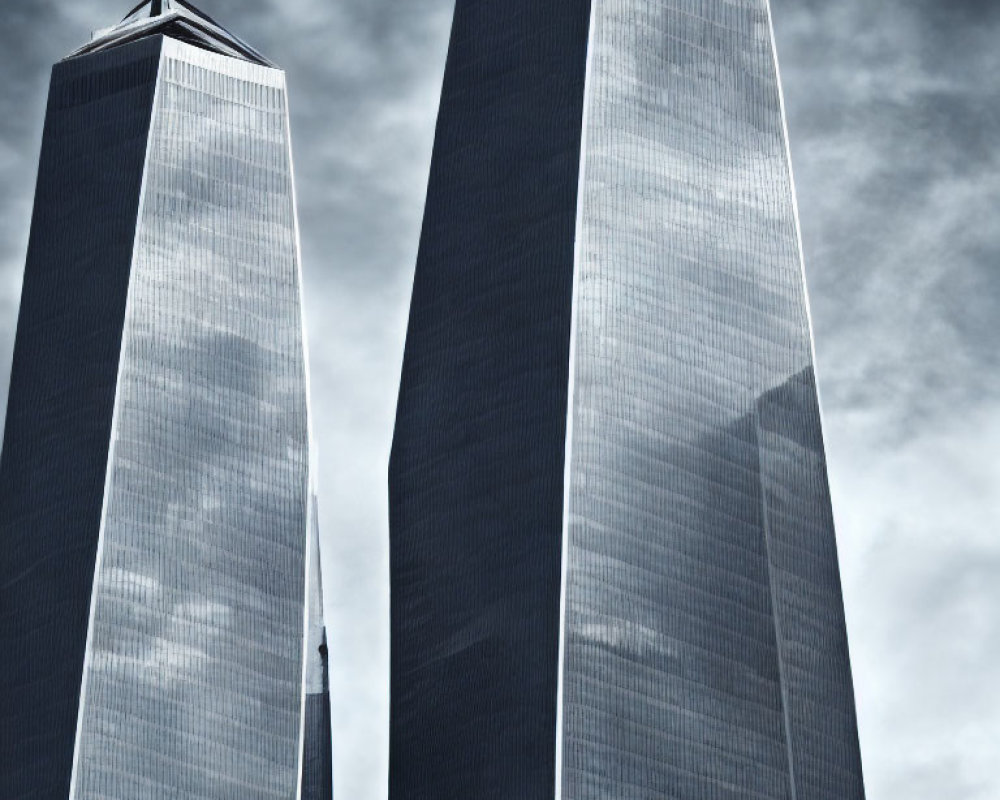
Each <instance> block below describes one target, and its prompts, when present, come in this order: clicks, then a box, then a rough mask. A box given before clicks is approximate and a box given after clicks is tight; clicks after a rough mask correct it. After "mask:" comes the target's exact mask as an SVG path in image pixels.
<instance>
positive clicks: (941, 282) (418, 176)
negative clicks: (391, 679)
mask: <svg viewBox="0 0 1000 800" xmlns="http://www.w3.org/2000/svg"><path fill="white" fill-rule="evenodd" d="M196 2H198V0H196ZM128 5H129V3H128V2H118V0H79V2H75V3H72V4H67V3H57V2H55V0H8V2H7V3H6V4H5V8H4V27H3V28H2V29H0V68H2V70H3V74H4V76H5V82H4V90H3V92H0V179H2V180H3V182H4V184H3V185H4V186H5V188H6V189H7V191H6V192H5V193H4V194H3V196H0V382H3V383H0V389H5V381H6V376H7V374H8V371H9V363H10V351H11V348H12V342H13V332H14V322H15V314H16V308H17V298H18V290H19V281H20V274H21V270H22V269H23V257H24V248H25V246H26V243H27V226H28V222H29V219H30V207H31V196H32V192H33V189H34V175H35V170H36V166H37V156H38V148H39V144H40V137H41V122H42V114H43V111H44V101H45V92H46V86H47V80H48V71H49V65H50V64H51V63H52V62H53V61H55V60H57V59H58V58H60V57H62V56H63V55H64V54H65V53H67V52H69V51H70V50H71V49H72V48H73V47H75V46H76V45H78V44H80V43H81V42H82V41H83V40H85V39H86V37H87V32H88V30H89V28H91V27H99V26H102V25H105V24H109V23H111V22H113V21H115V20H116V19H118V18H119V17H120V16H121V15H122V14H124V13H125V11H126V10H127V6H128ZM200 5H202V6H203V7H204V8H205V10H206V11H207V12H208V13H210V14H212V15H213V16H214V17H216V18H217V19H219V20H220V22H222V23H224V24H227V25H229V26H230V27H232V28H233V30H234V31H236V32H237V33H239V34H240V35H242V36H243V37H244V38H246V39H247V40H248V41H250V42H252V43H253V44H254V45H256V46H258V47H260V49H261V50H262V51H263V52H265V53H266V54H267V55H269V56H270V57H271V58H273V59H274V60H275V61H276V62H278V63H280V64H282V65H283V66H284V67H285V69H286V71H287V73H288V82H289V88H290V95H291V103H292V108H291V111H292V135H293V141H294V146H295V157H296V169H297V177H298V197H299V205H300V213H301V225H302V239H303V253H304V272H305V281H306V297H307V314H308V322H309V334H310V347H311V356H312V380H313V408H314V414H315V424H316V436H317V439H318V442H319V446H320V469H321V476H320V508H321V524H322V530H321V533H322V536H323V547H324V554H323V558H324V571H325V576H324V584H325V589H326V605H327V616H328V622H329V625H330V629H331V642H330V651H331V668H332V691H333V694H334V704H335V708H334V726H335V751H336V790H337V794H338V796H340V797H350V798H356V800H375V798H382V797H384V796H385V781H384V771H385V768H386V764H387V759H386V747H387V734H386V723H387V713H388V696H387V679H388V674H387V655H388V637H387V614H388V592H387V588H386V581H387V579H388V569H387V555H386V537H387V524H386V499H385V469H386V459H387V455H388V448H389V441H390V436H391V429H392V418H393V411H394V405H395V398H396V389H397V380H398V374H399V362H400V357H401V353H402V343H403V335H404V328H405V320H406V306H407V301H408V298H409V290H410V280H411V275H412V269H413V263H414V260H415V256H416V248H417V241H418V238H419V232H420V221H421V214H422V210H423V201H424V191H425V183H426V178H427V169H428V165H429V158H430V151H431V144H432V141H433V131H434V121H435V116H436V112H437V101H438V93H439V88H440V81H441V76H442V70H443V66H444V59H445V54H446V50H447V39H448V30H449V25H450V15H451V10H452V5H453V0H405V2H400V1H398V0H397V2H390V0H284V1H282V0H201V2H200ZM772 6H773V12H774V21H775V29H776V36H777V41H778V51H779V56H780V59H781V66H782V77H783V79H784V84H785V95H786V104H787V110H788V113H789V127H790V133H791V145H792V154H793V160H794V165H795V170H796V179H797V187H798V194H799V201H800V210H801V217H802V224H803V236H804V243H805V248H806V266H807V273H808V277H809V282H810V288H811V290H812V291H811V299H812V308H813V314H814V321H815V328H816V339H817V350H818V355H819V378H820V385H821V389H822V392H823V400H824V410H825V412H826V420H827V439H828V445H829V449H830V469H831V478H832V482H833V490H834V499H835V508H836V513H837V519H838V524H839V538H840V545H841V557H842V563H843V576H844V585H845V597H846V602H847V611H848V620H849V632H850V635H851V647H852V654H853V657H854V668H855V678H856V681H857V686H858V699H859V713H860V717H861V723H862V731H861V734H862V745H863V753H864V757H865V768H866V774H867V775H868V783H869V797H870V798H871V800H895V798H899V797H907V798H915V799H917V800H924V798H927V800H931V798H934V800H938V798H943V797H948V798H956V800H979V798H984V799H985V798H991V797H997V796H1000V781H998V779H997V778H996V777H995V776H994V774H993V772H994V770H993V761H995V755H996V745H995V742H996V741H998V740H1000V730H998V728H997V722H996V720H998V719H1000V700H998V698H997V689H996V688H995V684H996V681H995V677H994V672H995V669H996V664H997V660H998V659H1000V653H998V649H997V648H998V633H997V631H998V627H1000V612H998V611H997V609H1000V597H998V596H997V591H996V589H995V588H994V587H995V586H996V585H997V581H996V580H995V576H996V574H997V571H998V570H1000V564H998V555H997V545H996V544H994V543H993V540H994V539H995V535H993V534H992V533H991V532H992V531H995V528H996V519H997V518H1000V507H998V506H997V505H996V501H995V500H992V499H991V498H992V497H993V496H994V495H998V494H1000V492H997V490H996V487H997V486H998V485H1000V473H997V471H996V467H995V463H996V458H995V452H996V450H997V448H998V447H1000V435H998V434H997V433H996V427H995V422H994V420H996V419H1000V414H998V411H1000V371H998V369H997V367H998V366H1000V365H998V359H1000V355H998V351H997V348H996V346H995V343H996V341H997V324H998V323H997V320H998V319H1000V314H998V312H1000V270H998V258H1000V228H998V225H1000V223H996V222H995V221H994V217H995V214H996V211H995V210H996V209H997V208H998V207H1000V202H998V201H1000V158H998V153H997V147H996V144H995V142H996V141H997V136H996V132H997V129H998V123H1000V84H998V83H997V82H996V80H995V76H996V75H997V74H1000V50H998V48H997V47H996V41H997V40H998V34H1000V4H998V3H996V2H994V0H951V2H942V1H941V0H887V1H886V2H877V3H876V2H871V1H870V0H842V1H839V2H829V0H772ZM4 395H6V392H5V391H4ZM991 579H992V580H991ZM991 748H992V751H991ZM991 756H992V758H991Z"/></svg>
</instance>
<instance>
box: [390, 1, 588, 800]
mask: <svg viewBox="0 0 1000 800" xmlns="http://www.w3.org/2000/svg"><path fill="white" fill-rule="evenodd" d="M588 16H589V13H588V3H587V2H577V0H555V2H545V3H538V2H533V1H532V0H486V1H485V2H473V1H471V0H459V2H458V3H457V6H456V9H455V19H454V24H453V27H452V35H451V43H450V48H449V52H448V60H447V69H446V72H445V78H444V87H443V92H442V98H441V110H440V114H439V117H438V123H437V131H436V138H435V143H434V155H433V164H432V167H431V175H430V182H429V186H428V191H427V202H426V212H425V218H424V225H423V232H422V235H421V241H420V252H419V256H418V261H417V268H416V276H415V280H414V286H413V298H412V305H411V309H410V320H409V332H408V334H407V343H406V353H405V358H404V363H403V371H402V384H401V388H400V395H399V407H398V412H397V416H396V428H395V435H394V439H393V450H392V458H391V463H390V468H389V486H390V523H391V524H390V530H391V575H392V612H391V613H392V686H391V708H392V710H391V716H392V725H391V732H390V768H389V769H390V777H389V782H390V794H391V796H392V797H393V798H396V799H397V800H404V799H405V800H424V799H426V800H441V798H466V797H477V798H482V799H483V800H487V799H488V798H504V800H506V799H507V798H518V800H540V799H541V798H545V797H550V796H551V793H552V787H553V785H554V781H555V753H554V749H555V734H554V727H555V719H556V705H555V703H556V675H557V671H558V670H557V657H558V631H559V573H560V553H561V548H562V497H563V471H564V458H563V456H564V449H565V433H566V387H567V374H568V365H569V334H570V299H571V294H572V281H573V235H574V228H575V225H576V210H575V209H576V192H577V175H578V173H577V167H578V164H579V157H580V120H581V114H582V99H583V84H584V72H585V65H586V47H587V41H586V40H587V22H588Z"/></svg>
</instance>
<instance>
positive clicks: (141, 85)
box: [0, 32, 332, 800]
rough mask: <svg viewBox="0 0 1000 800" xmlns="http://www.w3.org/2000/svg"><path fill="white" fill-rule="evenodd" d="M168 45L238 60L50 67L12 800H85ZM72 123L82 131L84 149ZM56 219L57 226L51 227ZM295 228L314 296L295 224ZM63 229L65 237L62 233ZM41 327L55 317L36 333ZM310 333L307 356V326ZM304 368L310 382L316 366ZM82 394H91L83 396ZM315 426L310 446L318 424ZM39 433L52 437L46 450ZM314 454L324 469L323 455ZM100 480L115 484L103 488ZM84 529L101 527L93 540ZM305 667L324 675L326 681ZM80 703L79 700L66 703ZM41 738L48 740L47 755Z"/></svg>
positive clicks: (22, 440) (17, 606) (8, 553)
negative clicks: (45, 797) (114, 499)
mask: <svg viewBox="0 0 1000 800" xmlns="http://www.w3.org/2000/svg"><path fill="white" fill-rule="evenodd" d="M167 46H169V47H170V48H189V49H191V50H196V51H197V52H199V53H201V54H202V56H201V57H202V58H204V59H212V58H226V59H227V60H230V61H232V60H234V59H232V57H229V56H226V55H224V54H223V55H219V54H213V53H210V52H208V51H206V50H204V49H203V48H199V47H198V46H197V45H195V44H190V43H183V42H179V41H177V40H173V39H170V38H169V37H166V36H163V35H162V34H159V33H156V32H153V34H152V35H150V36H148V37H146V38H142V39H139V40H136V41H131V42H128V43H127V44H123V45H121V46H116V47H113V48H109V49H107V50H101V51H99V52H95V53H90V54H85V55H81V56H76V57H72V58H68V59H66V60H63V61H61V62H59V63H57V64H56V65H55V66H54V67H53V70H52V82H51V88H50V94H49V100H48V110H47V112H46V122H45V136H44V138H43V146H42V154H41V158H40V163H39V173H38V184H37V188H36V194H35V208H34V213H33V218H32V227H31V231H32V233H31V237H30V241H29V248H28V257H27V261H26V266H25V279H24V288H23V291H22V298H21V306H20V313H19V318H18V333H17V337H16V341H15V352H14V361H13V366H12V374H11V392H10V398H9V402H8V413H7V417H6V424H5V436H4V440H3V441H4V446H3V452H2V455H0V543H2V545H3V548H4V551H5V553H4V558H0V605H2V606H3V608H4V611H5V614H4V615H3V617H2V618H0V638H2V639H4V640H6V641H8V642H11V641H14V640H16V639H17V638H18V637H21V638H22V640H23V639H24V638H25V637H28V638H31V637H36V638H38V637H41V638H38V640H37V641H34V640H33V641H31V642H28V643H23V644H22V645H21V646H20V647H19V648H16V649H15V651H14V653H13V654H12V653H10V652H9V653H8V657H6V658H5V659H4V660H0V679H2V680H0V682H2V683H3V684H4V686H5V687H8V688H12V689H15V691H11V692H8V693H6V694H5V696H4V698H3V699H4V702H3V703H2V705H0V795H2V796H3V797H5V798H7V797H9V798H11V800H17V799H18V798H22V797H28V796H36V795H37V793H38V792H39V791H41V792H43V793H52V794H54V796H64V797H65V796H67V794H69V796H72V791H73V781H72V776H73V775H74V774H75V771H76V760H77V757H78V755H79V741H78V737H79V732H80V719H81V715H82V711H83V705H84V700H85V697H84V694H85V690H84V686H85V681H86V661H87V658H88V656H89V639H90V635H91V633H92V623H93V616H92V615H93V609H94V598H93V595H94V592H95V591H96V575H97V569H98V568H99V564H98V560H99V551H100V540H101V529H102V527H103V515H104V511H105V509H104V506H105V504H106V499H107V497H106V495H107V486H106V481H107V479H108V476H109V474H110V469H111V449H112V448H113V438H114V417H115V415H116V413H117V387H118V380H119V377H120V369H121V361H122V358H123V342H124V329H125V326H126V325H127V308H128V304H129V296H130V293H129V287H130V280H131V274H132V271H133V261H134V253H133V247H134V243H135V242H136V241H137V238H138V224H139V217H140V215H141V213H142V207H141V206H142V202H141V197H142V194H143V193H144V191H145V177H146V169H145V166H146V157H147V153H148V144H149V140H150V136H151V132H152V122H153V114H154V109H155V103H156V101H155V97H156V92H157V87H158V85H159V80H160V73H161V65H162V63H163V57H164V51H165V50H166V49H167ZM248 66H252V67H253V68H256V69H260V68H264V69H267V70H269V71H273V72H275V73H277V74H279V75H280V76H281V78H280V84H281V87H282V89H284V74H283V72H281V71H280V70H279V69H277V68H276V67H273V65H270V64H269V63H260V62H258V63H257V64H254V65H248ZM115 98H123V100H122V103H123V105H122V107H121V108H119V109H115V108H113V107H110V106H109V104H110V103H112V102H113V101H114V99H115ZM133 98H139V99H138V102H137V101H136V100H135V99H133ZM88 103H89V104H90V105H88ZM77 119H78V120H79V122H74V120H77ZM286 124H287V108H286ZM73 125H79V126H80V135H79V138H78V140H75V139H74V136H73V135H72V128H73ZM66 126H69V128H70V133H69V134H67V130H66ZM94 128H96V130H94ZM56 130H58V131H59V133H60V134H61V135H62V137H64V138H63V141H62V142H61V143H60V144H59V145H58V146H57V145H56V144H55V143H54V142H53V138H54V137H53V134H54V132H55V131H56ZM289 147H290V141H289ZM67 150H68V151H69V155H67ZM95 156H96V157H95ZM102 157H103V159H104V160H102ZM289 158H290V156H289ZM105 161H106V162H107V163H105ZM79 186H87V187H88V190H89V191H88V192H87V197H86V200H85V201H83V200H82V199H81V197H80V195H79V193H76V194H74V192H73V191H72V189H74V188H77V187H79ZM64 187H65V188H64ZM56 219H58V221H59V223H60V224H59V226H58V228H55V227H54V226H53V223H52V222H50V220H56ZM295 228H296V230H295V238H296V260H297V262H298V274H299V284H300V287H299V288H300V298H301V259H300V255H299V252H298V221H297V215H296V220H295ZM53 229H58V230H59V231H60V233H61V235H59V236H52V235H51V231H52V230H53ZM81 242H82V243H83V244H82V245H81ZM40 319H44V320H45V323H44V324H39V323H38V320H40ZM302 327H303V346H305V331H304V320H303V323H302ZM66 343H72V347H66V346H65V345H66ZM306 353H307V350H306ZM306 373H307V382H308V364H306ZM60 381H63V383H60ZM66 381H69V382H71V383H70V386H69V388H67V385H66V383H65V382H66ZM78 384H79V386H80V389H76V388H74V387H75V386H77V385H78ZM81 396H82V397H84V398H85V401H84V406H83V407H82V408H81V406H80V403H79V398H80V397H81ZM87 404H89V406H88V405H87ZM309 427H310V435H309V442H310V450H311V449H312V436H311V420H310V422H309ZM40 429H44V430H45V431H46V432H47V435H46V436H45V437H44V438H43V439H42V441H41V444H40V445H39V442H38V439H37V436H38V433H39V430H40ZM309 460H310V472H312V466H313V457H312V456H310V459H309ZM65 475H70V476H72V478H73V483H72V485H71V486H69V487H65V490H63V488H64V487H61V486H60V487H59V489H60V490H61V491H59V492H58V493H57V494H56V496H55V501H54V502H52V500H51V498H52V490H53V487H54V486H57V485H58V483H59V481H58V480H57V478H58V476H65ZM311 482H312V479H310V483H311ZM98 483H100V484H102V485H104V489H103V490H97V484H98ZM36 495H37V496H36ZM308 505H309V509H308V517H309V519H310V522H309V525H308V526H307V529H306V531H305V532H304V533H305V537H304V539H305V547H306V549H308V550H310V551H312V552H311V555H312V558H311V562H310V566H309V567H307V569H308V570H309V574H308V575H307V576H306V580H307V596H306V598H305V600H306V602H305V603H304V604H303V620H304V626H305V629H306V630H318V631H319V643H318V644H315V643H313V644H314V645H315V646H312V647H310V646H309V645H310V642H308V641H305V642H304V646H303V653H304V655H305V661H304V662H303V664H302V675H303V681H302V686H303V691H302V701H303V702H302V735H301V737H300V753H301V756H300V774H299V779H298V785H299V789H298V794H299V796H300V797H301V798H304V799H305V800H328V799H329V798H330V797H332V759H331V746H330V744H331V740H330V707H329V690H328V668H327V655H326V634H325V628H324V625H323V620H322V585H321V579H320V575H319V569H320V565H319V542H318V525H317V519H316V499H315V495H314V494H313V493H312V492H311V493H310V498H309V504H308ZM98 507H100V509H99V508H98ZM60 523H61V524H60ZM81 529H82V531H87V530H89V533H87V534H85V535H81ZM51 530H65V531H67V533H71V536H70V539H69V540H67V542H66V543H65V545H63V546H59V547H57V548H56V550H55V551H54V552H53V551H52V550H51V548H52V544H53V539H52V538H51V536H45V535H42V534H43V533H48V532H50V531H51ZM43 550H44V551H45V552H43ZM35 589H37V594H38V597H37V598H36V597H35V594H33V593H32V590H35ZM88 616H89V620H88V619H87V618H88ZM45 648H48V650H46V651H45V652H42V651H43V650H44V649H45ZM49 651H51V652H49ZM307 670H309V673H311V674H313V675H318V676H319V678H318V683H317V682H316V680H314V679H312V678H311V677H310V674H307ZM67 696H73V697H75V698H76V699H75V700H73V701H71V702H70V703H67V702H66V698H67ZM46 709H49V710H46ZM71 719H72V722H71ZM39 740H46V741H48V742H49V743H50V744H48V745H45V746H42V747H40V746H38V741H39ZM32 752H34V753H35V756H34V757H33V756H32Z"/></svg>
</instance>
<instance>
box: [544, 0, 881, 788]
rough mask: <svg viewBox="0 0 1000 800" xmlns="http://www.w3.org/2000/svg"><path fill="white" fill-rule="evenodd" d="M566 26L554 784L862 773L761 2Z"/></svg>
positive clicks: (656, 783) (736, 781)
mask: <svg viewBox="0 0 1000 800" xmlns="http://www.w3.org/2000/svg"><path fill="white" fill-rule="evenodd" d="M591 36H592V40H591V48H592V53H591V59H592V63H591V69H590V80H589V83H588V98H587V104H588V105H587V116H586V118H585V119H586V132H585V139H584V141H585V154H584V170H585V173H584V180H583V183H582V184H581V185H582V187H583V194H582V197H581V204H582V205H581V214H582V232H583V238H582V244H581V248H582V249H581V253H580V255H579V265H578V270H579V274H578V276H577V280H578V292H577V303H576V308H575V313H576V326H577V327H576V340H575V349H576V355H575V366H574V369H575V385H574V387H573V391H574V395H573V431H572V437H573V438H572V462H571V471H570V488H569V509H568V513H569V526H568V530H569V534H568V535H569V545H568V567H567V569H568V578H567V582H568V586H567V596H566V612H565V614H566V622H565V630H566V632H565V675H564V696H563V702H564V706H563V713H564V718H563V725H564V735H565V741H564V743H563V747H564V754H563V759H564V769H563V795H562V796H563V797H564V798H566V800H584V799H585V798H586V799H588V800H589V799H590V798H603V797H608V796H622V794H623V793H624V795H625V796H640V795H641V796H657V797H661V796H668V797H674V796H676V797H717V798H733V799H734V800H735V798H745V797H761V798H787V797H795V796H797V797H799V798H805V797H824V796H831V797H838V798H847V797H853V798H857V797H862V796H863V789H862V787H861V783H860V762H859V760H858V754H857V738H856V731H855V722H854V708H853V695H852V691H851V685H850V671H849V665H848V661H847V652H846V642H845V640H844V627H843V610H842V603H841V598H840V586H839V577H838V574H837V563H836V552H835V545H834V534H833V528H832V519H831V516H830V511H829V496H828V491H827V487H826V474H825V461H824V457H823V450H822V441H821V438H820V433H819V417H818V409H817V408H816V403H815V387H814V384H813V380H812V372H811V366H812V355H811V347H810V331H809V325H808V317H807V312H806V306H805V298H804V291H803V290H804V287H803V283H802V275H801V263H800V253H799V248H798V242H797V230H796V221H795V211H794V200H793V196H792V189H791V182H790V173H789V169H788V164H787V160H786V150H785V140H784V131H783V123H782V112H781V105H780V97H779V90H778V81H777V75H776V71H775V63H774V56H773V50H772V42H771V36H770V26H769V20H768V14H767V6H766V3H765V2H763V1H762V0H740V2H726V3H722V2H717V3H715V2H714V3H705V2H698V1H697V0H669V2H649V0H603V1H601V0H599V1H598V2H596V3H595V6H594V28H593V30H592V33H591ZM772 389H774V390H775V391H774V392H770V390H772ZM765 393H768V394H767V395H766V396H765V397H764V398H763V399H761V398H762V395H765ZM775 398H777V399H775ZM765 415H766V419H765ZM790 553H794V554H795V555H794V556H792V555H790ZM829 720H833V722H830V721H829ZM789 754H791V764H792V767H791V770H790V769H789V761H790V759H789ZM790 772H791V775H790ZM793 784H794V787H793Z"/></svg>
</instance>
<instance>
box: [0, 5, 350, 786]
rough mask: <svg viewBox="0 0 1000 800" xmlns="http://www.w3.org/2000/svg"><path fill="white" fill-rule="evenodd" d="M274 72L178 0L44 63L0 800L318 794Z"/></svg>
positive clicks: (302, 360)
mask: <svg viewBox="0 0 1000 800" xmlns="http://www.w3.org/2000/svg"><path fill="white" fill-rule="evenodd" d="M301 291H302V286H301V273H300V260H299V247H298V227H297V221H296V209H295V193H294V187H293V182H292V160H291V149H290V140H289V131H288V108H287V99H286V91H285V78H284V73H283V72H282V71H281V70H279V69H278V68H276V67H275V66H274V65H273V64H271V63H270V62H268V61H267V60H266V59H265V58H264V57H263V56H261V55H260V54H259V53H258V52H257V51H256V50H254V49H253V48H252V47H250V46H249V45H247V44H246V43H244V42H242V41H241V40H240V39H238V38H237V37H235V36H233V35H232V34H230V33H229V32H227V31H226V30H225V29H223V28H221V27H220V26H219V25H218V24H217V23H215V22H214V21H213V20H211V19H210V18H209V17H207V16H205V15H204V14H202V13H201V12H199V11H197V10H195V9H194V8H193V7H191V6H190V5H188V4H187V3H182V2H176V0H155V1H154V2H150V3H144V4H142V5H140V6H139V7H137V8H136V9H135V10H133V12H131V13H130V14H129V15H128V16H127V17H126V18H125V19H124V20H123V21H122V23H120V24H119V25H117V26H114V27H112V28H109V29H106V30H103V31H98V32H97V33H96V34H95V35H94V38H93V40H92V41H91V42H90V43H89V44H88V45H86V46H84V47H82V48H81V49H80V50H78V51H77V52H75V53H73V54H72V55H71V56H69V57H68V58H67V59H65V60H64V61H62V62H60V63H59V64H57V65H56V66H55V68H54V69H53V73H52V83H51V90H50V94H49V103H48V110H47V113H46V120H45V130H44V138H43V142H42V152H41V163H40V167H39V174H38V185H37V190H36V196H35V208H34V216H33V220H32V228H31V237H30V243H29V248H28V257H27V265H26V268H25V276H24V288H23V292H22V298H21V309H20V316H19V319H18V326H17V338H16V344H15V351H14V361H13V368H12V374H11V384H10V395H9V401H8V411H7V419H6V429H5V433H4V446H3V453H2V459H0V642H2V647H3V650H2V652H0V797H3V798H4V800H21V799H22V798H23V799H25V800H26V799H27V798H45V799H46V800H47V799H48V798H52V800H57V799H59V800H65V799H66V798H67V797H68V798H71V800H85V798H87V799H89V798H94V799H96V798H107V799H109V800H112V799H113V800H137V798H157V799H160V798H167V797H177V798H180V797H183V798H206V800H208V799H211V800H222V799H223V798H240V800H243V799H244V798H262V799H263V798H281V800H290V799H291V798H308V799H309V800H313V799H314V798H315V799H318V798H323V799H324V800H325V799H326V798H329V797H330V793H331V792H330V744H329V736H330V731H329V725H330V717H329V708H328V697H327V694H326V691H327V690H326V645H325V637H324V634H323V622H322V600H321V595H320V591H321V589H320V582H319V551H318V533H317V528H316V505H315V498H314V494H313V481H314V479H315V473H314V468H313V466H312V462H313V457H312V447H311V435H310V419H309V403H308V372H307V364H306V357H305V339H304V334H303V325H302V301H301Z"/></svg>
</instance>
